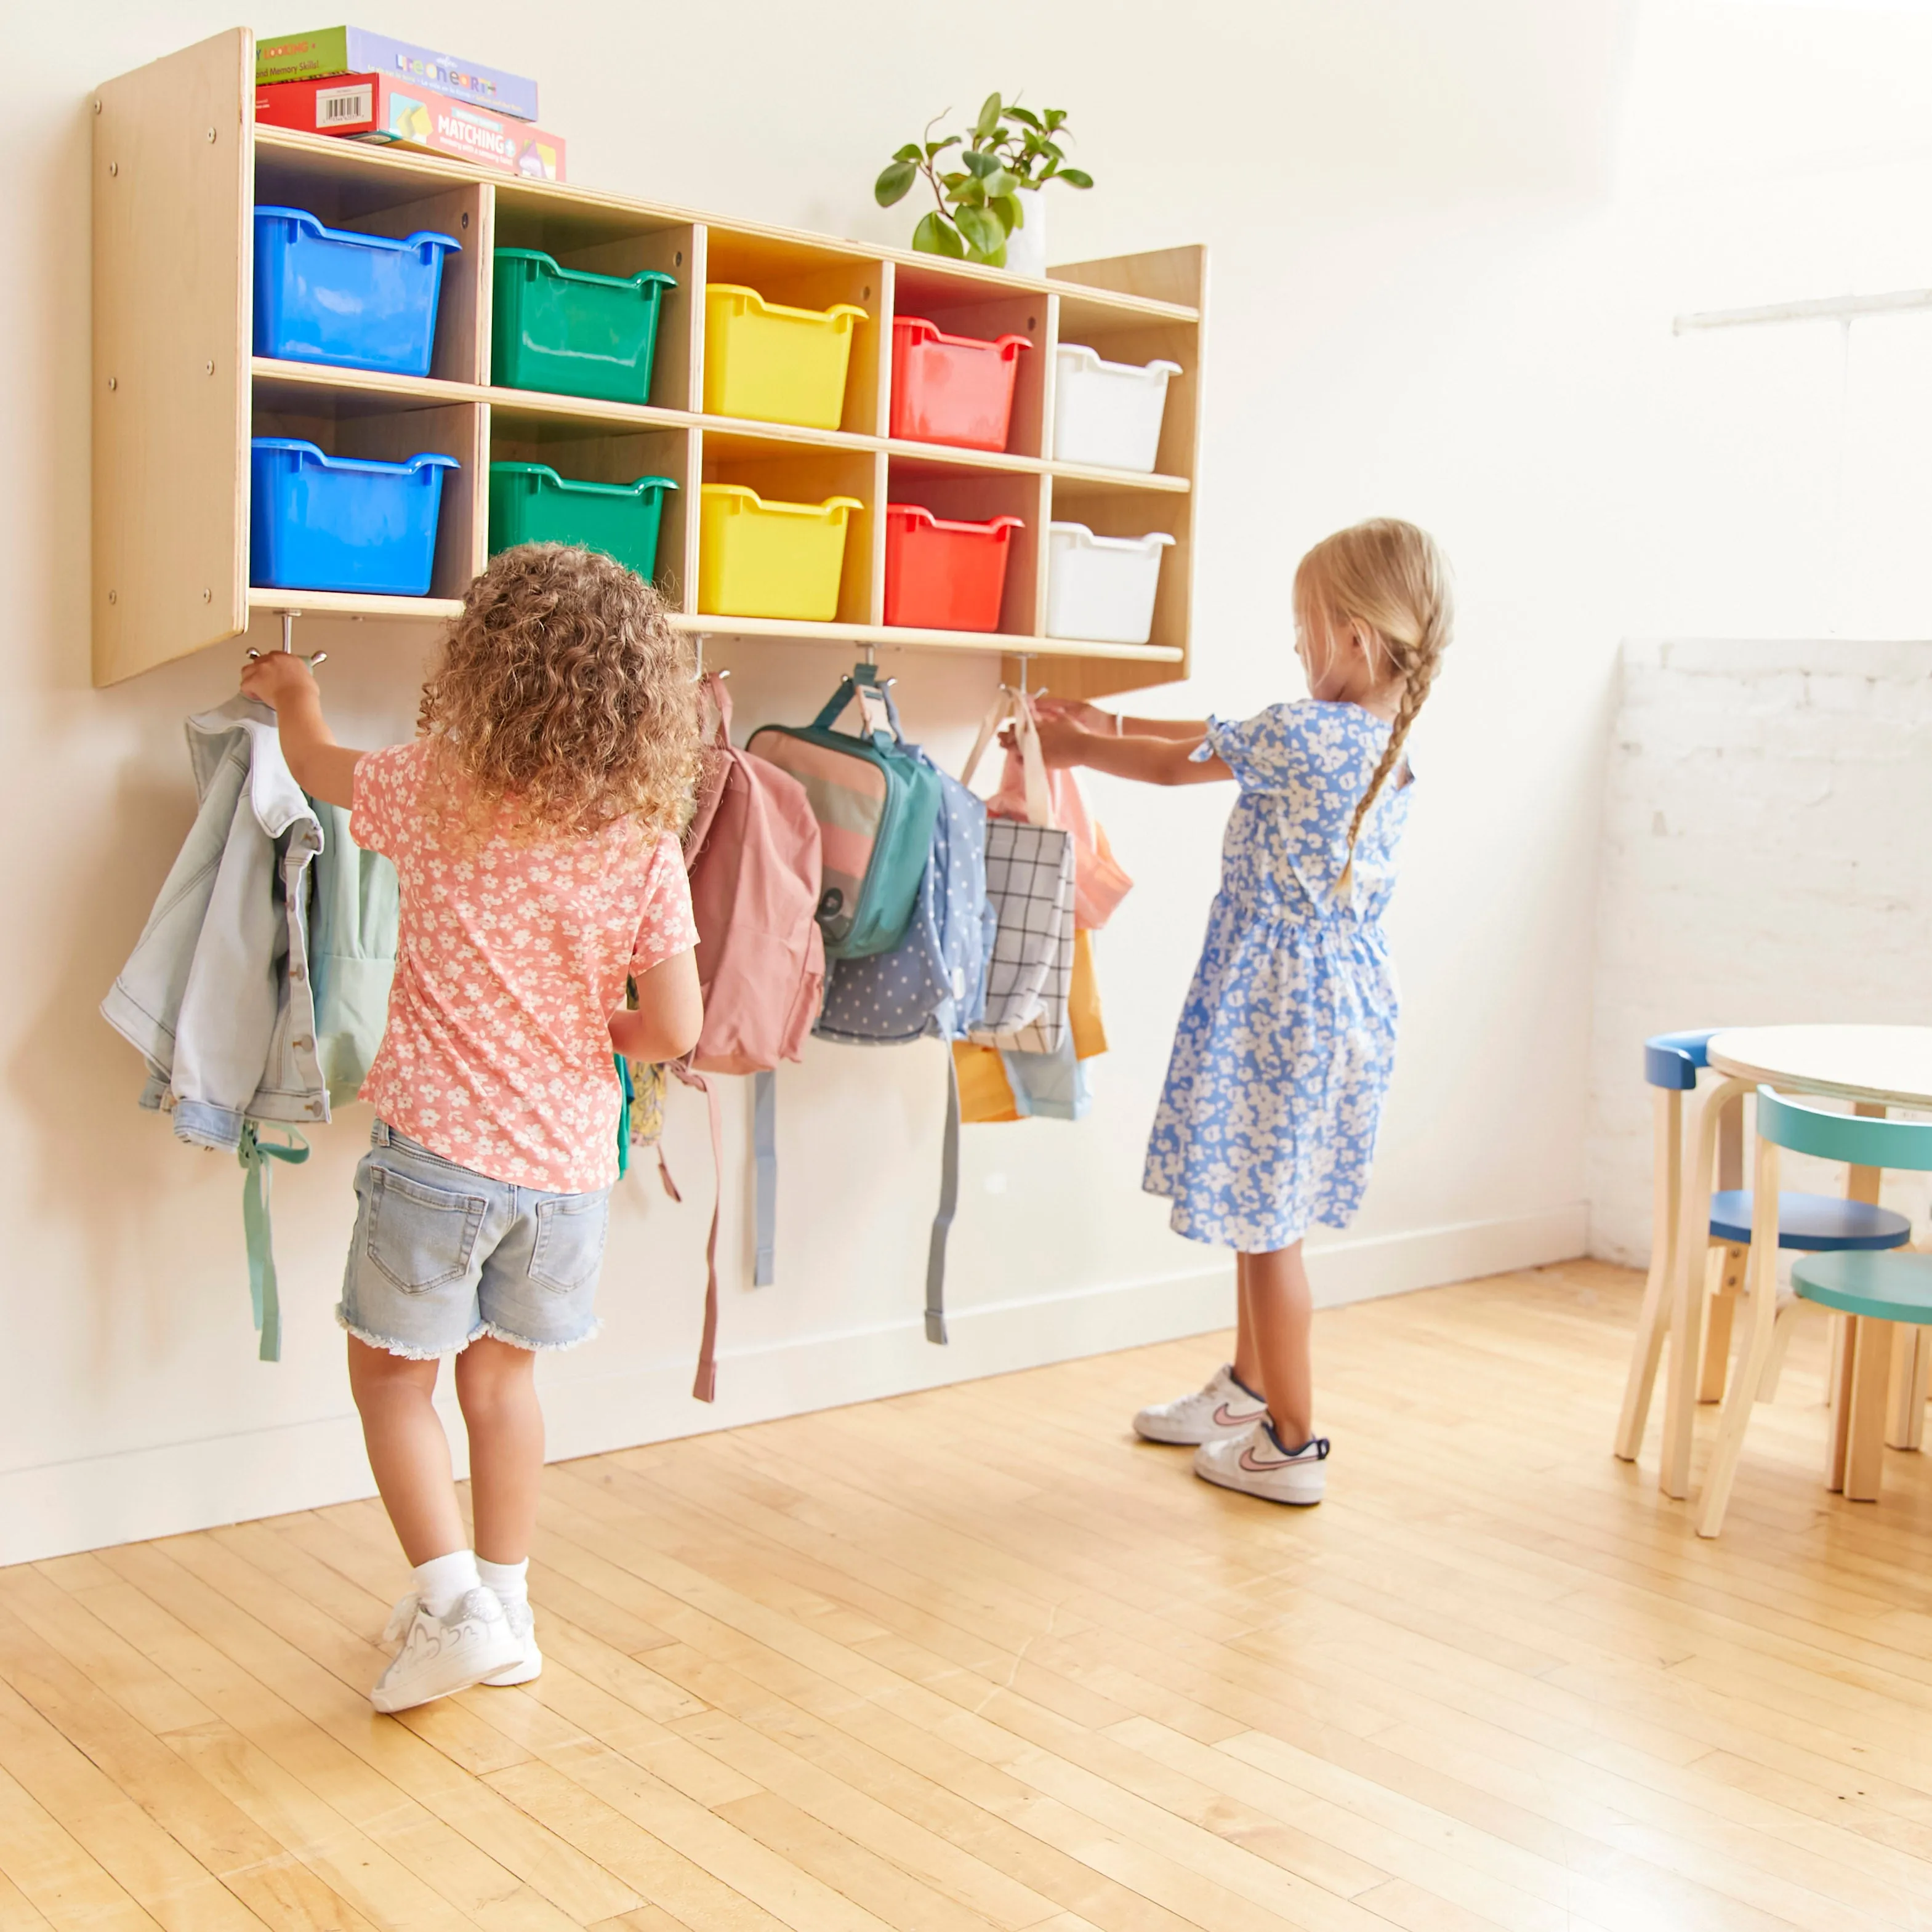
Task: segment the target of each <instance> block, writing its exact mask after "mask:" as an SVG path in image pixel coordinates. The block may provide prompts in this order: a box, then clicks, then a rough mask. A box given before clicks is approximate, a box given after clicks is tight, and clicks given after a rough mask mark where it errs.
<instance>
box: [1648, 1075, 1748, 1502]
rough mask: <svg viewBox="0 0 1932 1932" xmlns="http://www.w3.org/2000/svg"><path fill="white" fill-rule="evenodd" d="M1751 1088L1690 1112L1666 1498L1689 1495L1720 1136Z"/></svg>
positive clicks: (1718, 1094)
mask: <svg viewBox="0 0 1932 1932" xmlns="http://www.w3.org/2000/svg"><path fill="white" fill-rule="evenodd" d="M1749 1084H1750V1083H1749V1082H1747V1081H1743V1080H1724V1081H1721V1082H1719V1083H1718V1085H1716V1086H1715V1087H1714V1088H1712V1089H1711V1091H1710V1092H1709V1094H1699V1095H1698V1096H1697V1102H1698V1104H1697V1106H1696V1107H1695V1108H1694V1109H1687V1112H1689V1114H1690V1126H1689V1129H1688V1133H1687V1135H1686V1138H1685V1177H1684V1194H1683V1200H1682V1205H1681V1206H1680V1207H1679V1210H1678V1215H1677V1256H1676V1261H1675V1262H1673V1268H1672V1271H1673V1274H1674V1275H1675V1277H1676V1281H1675V1283H1674V1284H1673V1286H1674V1289H1675V1296H1676V1300H1675V1305H1674V1306H1673V1308H1672V1310H1671V1316H1670V1378H1669V1382H1668V1385H1667V1388H1665V1391H1664V1454H1663V1457H1662V1459H1661V1462H1660V1463H1659V1466H1658V1472H1657V1486H1658V1488H1659V1489H1661V1490H1662V1491H1663V1492H1664V1494H1665V1495H1666V1496H1676V1497H1678V1498H1679V1499H1682V1498H1683V1497H1685V1496H1688V1495H1689V1494H1690V1493H1691V1433H1692V1432H1691V1424H1692V1422H1693V1421H1694V1418H1695V1416H1696V1415H1697V1385H1698V1383H1697V1357H1698V1352H1699V1344H1700V1343H1701V1342H1702V1340H1703V1328H1704V1266H1705V1262H1704V1258H1705V1256H1706V1254H1707V1253H1709V1249H1710V1246H1711V1220H1710V1208H1709V1205H1708V1204H1709V1201H1710V1199H1711V1175H1712V1169H1714V1167H1715V1165H1716V1161H1717V1130H1718V1119H1719V1117H1720V1115H1721V1114H1722V1112H1723V1111H1724V1108H1725V1107H1726V1106H1728V1105H1729V1104H1730V1102H1731V1101H1732V1100H1733V1099H1735V1098H1736V1097H1737V1096H1738V1095H1739V1094H1742V1093H1743V1092H1744V1091H1745V1088H1747V1086H1748V1085H1749Z"/></svg>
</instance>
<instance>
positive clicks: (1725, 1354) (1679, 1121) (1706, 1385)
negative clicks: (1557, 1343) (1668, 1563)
mask: <svg viewBox="0 0 1932 1932" xmlns="http://www.w3.org/2000/svg"><path fill="white" fill-rule="evenodd" d="M1717 1031H1719V1029H1718V1028H1715V1027H1697V1028H1693V1029H1691V1031H1688V1032H1685V1033H1660V1034H1654V1035H1653V1036H1652V1037H1651V1038H1650V1039H1649V1040H1646V1041H1645V1042H1644V1043H1643V1078H1644V1083H1645V1085H1646V1086H1648V1087H1649V1088H1650V1089H1651V1092H1652V1115H1653V1140H1654V1143H1655V1145H1654V1147H1653V1151H1652V1172H1653V1175H1654V1177H1655V1198H1654V1199H1653V1202H1652V1217H1651V1218H1652V1229H1651V1251H1650V1274H1649V1278H1648V1279H1647V1280H1646V1282H1645V1283H1644V1288H1643V1304H1642V1306H1641V1307H1640V1310H1639V1311H1638V1314H1637V1335H1636V1338H1635V1340H1634V1343H1633V1345H1632V1347H1631V1364H1630V1371H1629V1373H1628V1376H1627V1377H1626V1379H1625V1384H1624V1400H1623V1407H1622V1411H1621V1412H1620V1413H1619V1415H1618V1418H1617V1433H1616V1442H1615V1444H1614V1445H1613V1446H1614V1448H1615V1451H1616V1454H1617V1455H1618V1456H1619V1457H1621V1458H1622V1460H1624V1461H1625V1462H1626V1463H1634V1462H1635V1461H1636V1460H1637V1454H1638V1451H1639V1450H1640V1448H1642V1446H1643V1432H1644V1424H1645V1423H1646V1421H1647V1420H1648V1419H1649V1415H1650V1401H1651V1394H1652V1391H1653V1389H1654V1388H1655V1386H1656V1382H1657V1369H1658V1361H1659V1359H1660V1358H1661V1356H1662V1355H1663V1352H1664V1337H1665V1336H1666V1334H1667V1333H1668V1332H1669V1330H1670V1270H1671V1268H1672V1266H1673V1262H1674V1260H1675V1258H1676V1254H1677V1241H1678V1217H1679V1214H1682V1213H1684V1212H1685V1211H1686V1210H1685V1208H1684V1205H1683V1193H1684V1188H1685V1181H1686V1163H1685V1148H1684V1097H1685V1094H1694V1093H1695V1092H1696V1091H1697V1076H1698V1075H1699V1074H1700V1073H1703V1071H1704V1070H1706V1067H1709V1064H1710V1061H1709V1057H1708V1055H1707V1054H1706V1050H1705V1049H1706V1048H1707V1047H1708V1046H1709V1043H1710V1040H1711V1037H1712V1034H1714V1033H1715V1032H1717ZM1743 1106H1744V1101H1743V1098H1742V1094H1740V1095H1739V1097H1738V1098H1737V1099H1736V1100H1733V1102H1732V1103H1731V1104H1730V1106H1729V1108H1727V1109H1726V1111H1725V1113H1724V1117H1723V1118H1722V1120H1721V1122H1720V1125H1719V1128H1718V1134H1719V1155H1718V1164H1719V1167H1720V1169H1721V1170H1724V1171H1728V1170H1730V1169H1735V1168H1736V1167H1739V1166H1741V1165H1742V1142H1741V1140H1740V1139H1739V1133H1740V1124H1739V1123H1740V1116H1741V1114H1742V1109H1743ZM1689 1211H1691V1212H1695V1210H1694V1209H1693V1210H1689ZM1752 1214H1753V1204H1752V1200H1751V1191H1750V1190H1749V1189H1748V1188H1742V1187H1738V1186H1736V1184H1735V1180H1734V1178H1725V1179H1721V1180H1720V1181H1719V1184H1718V1190H1717V1191H1716V1192H1715V1193H1713V1194H1712V1196H1711V1197H1710V1209H1709V1215H1710V1220H1709V1227H1710V1247H1709V1253H1708V1255H1707V1256H1706V1263H1707V1268H1708V1272H1709V1280H1708V1281H1707V1283H1706V1293H1705V1295H1704V1296H1703V1303H1704V1309H1705V1320H1706V1324H1707V1327H1706V1333H1705V1334H1704V1336H1703V1346H1702V1347H1701V1349H1700V1351H1699V1354H1698V1370H1697V1400H1698V1401H1700V1403H1703V1402H1718V1401H1721V1400H1723V1398H1724V1379H1725V1373H1726V1370H1727V1368H1728V1367H1729V1363H1730V1337H1731V1321H1732V1310H1733V1308H1734V1307H1736V1295H1737V1291H1738V1290H1739V1289H1740V1288H1741V1287H1742V1286H1743V1283H1744V1271H1745V1255H1746V1251H1747V1250H1748V1249H1749V1247H1750V1246H1751V1220H1752ZM1911 1238H1912V1224H1911V1223H1909V1221H1907V1220H1906V1218H1905V1217H1904V1216H1903V1214H1894V1213H1893V1211H1891V1209H1890V1208H1879V1207H1876V1206H1873V1205H1867V1203H1866V1202H1862V1201H1843V1200H1840V1199H1838V1198H1837V1197H1836V1196H1832V1195H1829V1194H1794V1193H1781V1194H1780V1195H1779V1196H1778V1246H1779V1247H1781V1248H1796V1249H1802V1250H1805V1251H1807V1252H1813V1253H1815V1252H1820V1251H1823V1250H1828V1249H1839V1248H1900V1247H1903V1246H1904V1245H1905V1244H1906V1242H1907V1241H1909V1240H1910V1239H1911Z"/></svg>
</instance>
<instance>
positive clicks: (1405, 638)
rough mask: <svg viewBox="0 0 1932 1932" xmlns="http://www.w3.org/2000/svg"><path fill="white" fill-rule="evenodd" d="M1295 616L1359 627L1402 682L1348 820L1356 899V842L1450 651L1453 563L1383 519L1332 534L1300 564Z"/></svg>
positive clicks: (1315, 626)
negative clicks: (1386, 733)
mask: <svg viewBox="0 0 1932 1932" xmlns="http://www.w3.org/2000/svg"><path fill="white" fill-rule="evenodd" d="M1295 616H1296V619H1297V621H1298V622H1300V623H1301V625H1302V627H1303V628H1304V631H1307V632H1308V633H1309V634H1311V635H1312V634H1316V632H1318V631H1319V632H1321V633H1322V634H1325V635H1328V636H1332V635H1333V634H1334V632H1335V631H1338V630H1343V629H1346V628H1347V627H1348V626H1349V625H1352V624H1361V625H1364V627H1365V628H1367V629H1368V630H1369V631H1371V632H1372V633H1373V637H1374V640H1375V642H1376V644H1377V645H1378V646H1379V648H1380V649H1381V652H1382V658H1383V669H1384V672H1385V675H1386V676H1390V677H1400V678H1401V679H1402V680H1403V687H1402V696H1401V697H1400V700H1398V702H1397V706H1396V714H1395V718H1394V723H1393V724H1392V725H1391V728H1390V730H1389V741H1388V745H1386V746H1385V748H1384V749H1383V751H1382V757H1381V759H1380V760H1379V762H1378V763H1377V764H1376V769H1375V771H1374V773H1373V775H1372V776H1371V777H1370V780H1369V783H1368V788H1367V790H1365V791H1364V793H1362V796H1361V799H1359V800H1358V802H1357V803H1356V805H1355V816H1354V817H1352V818H1351V819H1350V820H1349V853H1348V857H1347V859H1346V861H1345V862H1344V863H1343V868H1342V875H1341V877H1340V878H1339V879H1338V880H1337V881H1336V885H1335V891H1336V896H1337V898H1342V899H1346V898H1347V896H1348V894H1349V887H1350V884H1351V881H1352V878H1353V876H1354V872H1355V841H1356V839H1357V838H1358V837H1359V836H1360V835H1361V829H1362V827H1363V826H1364V823H1366V822H1367V819H1368V816H1369V813H1370V810H1371V809H1372V808H1373V806H1374V805H1375V802H1376V799H1378V798H1379V796H1381V795H1382V787H1384V785H1385V784H1387V783H1388V780H1389V778H1390V776H1391V774H1392V773H1393V772H1395V771H1396V769H1397V768H1398V766H1400V763H1401V760H1402V752H1403V745H1404V743H1405V742H1406V741H1407V739H1408V737H1409V727H1410V726H1411V725H1412V724H1414V723H1415V719H1416V715H1417V713H1418V712H1420V711H1421V709H1422V706H1423V704H1424V700H1426V699H1427V697H1428V696H1429V690H1430V685H1432V684H1433V683H1434V682H1435V681H1436V669H1437V667H1438V666H1439V665H1440V664H1441V663H1442V653H1443V652H1445V650H1447V649H1448V647H1449V636H1450V631H1451V626H1452V624H1453V622H1454V604H1453V601H1452V600H1451V595H1450V591H1449V566H1448V563H1447V562H1445V559H1444V558H1443V555H1442V551H1441V550H1439V549H1437V547H1436V541H1435V539H1434V538H1433V537H1431V536H1430V535H1429V534H1428V532H1427V531H1425V530H1421V529H1417V527H1416V526H1415V524H1413V523H1403V521H1401V520H1400V519H1399V518H1397V517H1373V518H1371V519H1370V521H1368V522H1367V523H1355V524H1352V525H1351V526H1349V528H1348V529H1346V530H1337V532H1335V534H1334V535H1333V536H1329V537H1324V538H1322V541H1320V542H1319V544H1316V546H1315V547H1314V548H1313V550H1310V552H1309V553H1308V554H1307V556H1304V558H1303V559H1301V562H1300V563H1299V564H1298V565H1297V566H1296V568H1295Z"/></svg>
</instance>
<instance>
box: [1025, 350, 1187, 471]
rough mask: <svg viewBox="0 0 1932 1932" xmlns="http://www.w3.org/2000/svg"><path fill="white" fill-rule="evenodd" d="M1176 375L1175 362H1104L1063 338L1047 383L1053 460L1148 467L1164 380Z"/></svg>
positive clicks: (1156, 437) (1107, 466)
mask: <svg viewBox="0 0 1932 1932" xmlns="http://www.w3.org/2000/svg"><path fill="white" fill-rule="evenodd" d="M1179 374H1181V365H1180V364H1179V363H1178V362H1150V363H1148V364H1147V365H1145V367H1143V366H1142V365H1140V364H1139V363H1135V362H1103V360H1102V359H1101V358H1100V356H1099V355H1098V354H1097V353H1095V351H1094V350H1091V349H1087V348H1083V347H1082V346H1081V345H1080V344H1079V343H1077V342H1063V343H1062V344H1061V345H1060V348H1059V350H1058V353H1057V356H1056V362H1055V371H1054V381H1053V460H1055V462H1056V463H1087V464H1089V465H1091V466H1092V467H1093V468H1094V469H1137V470H1139V471H1142V472H1147V471H1149V470H1151V469H1153V468H1154V458H1155V455H1156V454H1157V452H1158V451H1159V449H1160V421H1161V418H1162V416H1163V415H1164V414H1165V413H1166V409H1167V382H1168V378H1169V377H1170V376H1178V375H1179Z"/></svg>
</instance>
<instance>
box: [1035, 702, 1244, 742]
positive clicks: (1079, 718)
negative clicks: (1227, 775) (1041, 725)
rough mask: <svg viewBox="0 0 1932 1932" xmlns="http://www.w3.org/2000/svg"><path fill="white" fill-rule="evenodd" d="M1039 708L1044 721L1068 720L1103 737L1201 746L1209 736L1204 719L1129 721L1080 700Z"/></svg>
mask: <svg viewBox="0 0 1932 1932" xmlns="http://www.w3.org/2000/svg"><path fill="white" fill-rule="evenodd" d="M1036 708H1037V709H1038V711H1039V712H1040V716H1041V717H1043V718H1066V719H1067V721H1069V722H1070V723H1071V724H1078V725H1079V727H1080V728H1081V730H1083V731H1091V732H1092V733H1094V736H1096V737H1099V738H1185V739H1187V742H1188V743H1189V744H1190V745H1198V744H1199V743H1200V742H1201V741H1202V739H1203V738H1205V737H1206V736H1207V735H1208V721H1207V719H1206V718H1129V717H1127V716H1125V715H1123V714H1122V713H1121V712H1114V711H1103V710H1102V709H1100V706H1098V705H1097V704H1086V703H1082V701H1081V700H1079V698H1077V697H1043V698H1041V699H1040V700H1039V701H1038V703H1037V707H1036Z"/></svg>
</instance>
